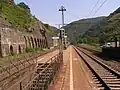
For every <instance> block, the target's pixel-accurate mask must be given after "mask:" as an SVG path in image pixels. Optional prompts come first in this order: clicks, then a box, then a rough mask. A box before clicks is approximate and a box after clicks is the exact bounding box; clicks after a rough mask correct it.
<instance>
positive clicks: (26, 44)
mask: <svg viewBox="0 0 120 90" xmlns="http://www.w3.org/2000/svg"><path fill="white" fill-rule="evenodd" d="M9 2H11V3H12V4H11V5H10V6H9ZM51 37H52V36H51V34H49V29H48V28H46V26H45V25H44V24H43V23H42V22H41V21H39V20H38V19H37V18H36V17H35V16H32V14H31V13H30V8H29V7H28V5H26V4H25V3H23V2H22V3H19V4H15V3H14V0H0V56H6V55H9V54H14V53H21V52H24V51H25V50H26V49H27V48H38V47H39V48H48V47H50V46H51V45H52V38H51Z"/></svg>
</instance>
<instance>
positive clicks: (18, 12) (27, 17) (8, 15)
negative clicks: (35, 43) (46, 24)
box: [0, 0, 36, 30]
mask: <svg viewBox="0 0 120 90" xmlns="http://www.w3.org/2000/svg"><path fill="white" fill-rule="evenodd" d="M0 16H1V17H2V18H4V19H5V20H6V21H8V22H9V23H10V24H11V25H12V27H14V28H18V29H20V30H22V29H24V30H29V28H30V27H31V26H32V24H34V22H35V21H36V18H35V17H33V16H32V15H31V13H30V8H29V7H28V6H27V5H26V4H25V3H23V2H21V3H19V4H17V5H16V4H13V5H8V3H7V2H6V0H0Z"/></svg>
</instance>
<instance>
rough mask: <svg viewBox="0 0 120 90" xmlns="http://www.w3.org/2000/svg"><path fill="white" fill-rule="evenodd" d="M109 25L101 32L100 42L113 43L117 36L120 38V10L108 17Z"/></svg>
mask: <svg viewBox="0 0 120 90" xmlns="http://www.w3.org/2000/svg"><path fill="white" fill-rule="evenodd" d="M107 20H108V23H107V25H106V26H105V28H104V31H103V32H101V36H100V40H102V41H104V42H106V41H113V40H114V37H115V36H118V37H119V36H120V8H118V9H117V10H115V11H114V12H113V13H111V14H110V15H109V16H108V17H107Z"/></svg>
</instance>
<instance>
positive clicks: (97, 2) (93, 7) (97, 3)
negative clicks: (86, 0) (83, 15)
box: [87, 0, 100, 16]
mask: <svg viewBox="0 0 120 90" xmlns="http://www.w3.org/2000/svg"><path fill="white" fill-rule="evenodd" d="M99 2H100V0H98V1H97V2H96V4H95V5H94V7H93V8H92V9H91V11H90V12H89V13H88V15H87V16H89V15H90V14H91V13H92V12H93V10H94V9H95V8H96V7H97V5H98V3H99Z"/></svg>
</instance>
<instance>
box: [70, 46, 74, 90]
mask: <svg viewBox="0 0 120 90" xmlns="http://www.w3.org/2000/svg"><path fill="white" fill-rule="evenodd" d="M70 90H73V66H72V47H71V48H70Z"/></svg>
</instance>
